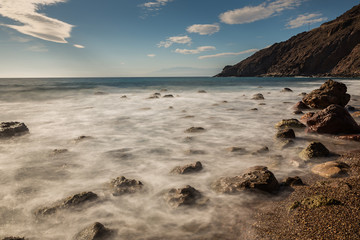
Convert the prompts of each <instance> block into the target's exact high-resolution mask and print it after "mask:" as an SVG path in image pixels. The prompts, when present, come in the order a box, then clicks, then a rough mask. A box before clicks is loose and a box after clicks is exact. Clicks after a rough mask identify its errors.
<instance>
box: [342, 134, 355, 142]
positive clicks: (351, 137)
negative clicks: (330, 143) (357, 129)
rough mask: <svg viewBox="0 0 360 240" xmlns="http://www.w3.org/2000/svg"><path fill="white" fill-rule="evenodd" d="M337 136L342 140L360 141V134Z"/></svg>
mask: <svg viewBox="0 0 360 240" xmlns="http://www.w3.org/2000/svg"><path fill="white" fill-rule="evenodd" d="M337 138H338V139H342V140H351V141H358V142H360V134H352V135H342V136H337Z"/></svg>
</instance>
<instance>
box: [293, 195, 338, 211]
mask: <svg viewBox="0 0 360 240" xmlns="http://www.w3.org/2000/svg"><path fill="white" fill-rule="evenodd" d="M340 204H341V202H340V201H338V200H335V199H333V198H329V197H326V196H323V195H315V196H312V197H307V198H305V199H303V200H302V201H301V202H298V201H296V202H294V203H293V204H292V205H291V206H290V210H293V209H296V208H298V207H300V206H303V207H305V208H310V209H311V208H317V207H321V206H330V205H340Z"/></svg>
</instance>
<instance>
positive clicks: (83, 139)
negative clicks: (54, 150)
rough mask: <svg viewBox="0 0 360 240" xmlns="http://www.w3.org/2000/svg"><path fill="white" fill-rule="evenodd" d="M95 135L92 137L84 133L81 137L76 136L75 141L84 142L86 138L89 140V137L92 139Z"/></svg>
mask: <svg viewBox="0 0 360 240" xmlns="http://www.w3.org/2000/svg"><path fill="white" fill-rule="evenodd" d="M92 138H93V137H91V136H85V135H83V136H79V137H77V138H75V139H74V140H73V141H74V142H75V143H79V142H82V141H85V140H88V139H92Z"/></svg>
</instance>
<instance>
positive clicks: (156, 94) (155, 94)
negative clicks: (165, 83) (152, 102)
mask: <svg viewBox="0 0 360 240" xmlns="http://www.w3.org/2000/svg"><path fill="white" fill-rule="evenodd" d="M153 96H161V93H158V92H156V93H154V94H153Z"/></svg>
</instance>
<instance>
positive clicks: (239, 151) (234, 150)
mask: <svg viewBox="0 0 360 240" xmlns="http://www.w3.org/2000/svg"><path fill="white" fill-rule="evenodd" d="M226 150H227V151H229V152H231V153H237V154H244V153H246V152H247V151H246V149H245V148H242V147H229V148H227V149H226Z"/></svg>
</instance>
